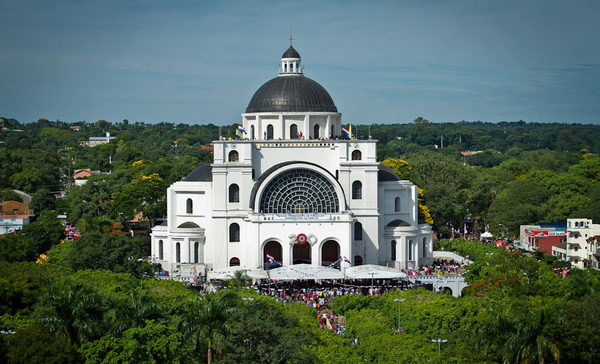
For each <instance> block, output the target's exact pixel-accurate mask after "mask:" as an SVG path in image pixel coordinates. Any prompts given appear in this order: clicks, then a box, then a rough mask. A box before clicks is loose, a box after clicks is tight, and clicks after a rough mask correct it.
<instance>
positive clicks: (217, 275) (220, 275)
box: [208, 267, 268, 280]
mask: <svg viewBox="0 0 600 364" xmlns="http://www.w3.org/2000/svg"><path fill="white" fill-rule="evenodd" d="M237 271H243V272H244V273H246V275H247V276H248V278H250V279H267V278H268V276H267V272H266V271H264V270H262V269H248V268H244V267H227V268H223V269H219V270H218V271H212V270H211V271H208V279H209V280H210V279H222V280H225V279H232V278H233V276H234V274H235V272H237Z"/></svg>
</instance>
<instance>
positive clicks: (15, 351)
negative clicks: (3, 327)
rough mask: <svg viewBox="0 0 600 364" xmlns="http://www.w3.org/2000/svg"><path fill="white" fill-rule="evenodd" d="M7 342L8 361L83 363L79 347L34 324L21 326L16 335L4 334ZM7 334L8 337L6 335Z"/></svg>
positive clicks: (4, 339) (62, 363)
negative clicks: (78, 350)
mask: <svg viewBox="0 0 600 364" xmlns="http://www.w3.org/2000/svg"><path fill="white" fill-rule="evenodd" d="M2 336H3V337H2V338H1V339H0V340H2V341H5V342H7V343H8V344H9V345H7V353H6V362H7V363H51V364H67V363H81V357H80V355H79V353H78V352H77V348H76V347H75V346H73V345H72V344H71V343H69V341H68V340H67V339H65V338H57V337H55V336H53V335H51V334H50V333H48V331H46V330H45V329H44V328H43V327H41V326H39V325H37V324H34V325H31V326H26V327H21V328H19V329H18V330H16V334H15V335H9V337H8V335H2ZM4 336H7V337H4Z"/></svg>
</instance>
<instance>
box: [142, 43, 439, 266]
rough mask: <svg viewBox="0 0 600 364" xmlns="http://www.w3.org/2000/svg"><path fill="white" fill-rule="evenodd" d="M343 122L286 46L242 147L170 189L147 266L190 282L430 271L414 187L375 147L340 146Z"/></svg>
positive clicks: (246, 119)
mask: <svg viewBox="0 0 600 364" xmlns="http://www.w3.org/2000/svg"><path fill="white" fill-rule="evenodd" d="M341 119H342V115H341V114H340V113H339V112H338V110H337V107H336V106H335V104H334V102H333V100H332V98H331V96H330V95H329V93H328V92H327V91H326V90H325V89H324V88H323V87H322V86H321V85H319V84H318V83H317V82H315V81H313V80H311V79H309V78H307V77H305V76H304V74H303V69H302V67H301V66H300V55H299V54H298V52H297V51H296V50H295V49H294V48H293V47H292V46H290V48H289V49H288V50H287V51H286V52H285V53H284V55H283V57H282V60H281V65H280V70H279V75H278V77H276V78H274V79H272V80H270V81H268V82H266V83H265V84H264V85H262V86H261V87H260V88H259V89H258V90H257V91H256V93H255V94H254V96H253V97H252V99H251V101H250V103H249V104H248V107H247V108H246V112H245V113H244V114H242V120H243V129H245V132H246V134H245V135H244V138H243V139H239V140H217V141H214V160H213V163H211V164H207V165H203V166H200V167H198V168H196V169H194V170H193V171H192V172H190V173H189V174H188V175H187V176H186V177H185V178H184V179H183V180H182V181H179V182H176V183H174V184H173V185H171V187H169V188H168V190H167V219H166V223H165V224H163V225H160V226H156V227H154V228H153V229H152V234H151V237H152V243H151V244H152V246H151V249H152V260H153V261H154V262H156V263H160V264H161V265H162V267H163V269H165V270H168V271H171V272H174V271H178V272H180V273H182V274H184V275H185V274H186V273H190V272H192V271H196V272H199V273H201V272H204V271H208V270H219V269H223V268H226V267H230V266H241V267H245V268H247V269H256V268H264V267H269V266H273V265H274V264H276V263H278V264H280V265H284V266H285V265H290V264H297V263H308V264H313V265H331V264H333V263H335V266H336V267H340V268H342V269H343V268H344V267H347V266H349V265H350V264H351V265H361V264H379V265H388V266H392V267H398V268H412V267H415V266H418V265H424V264H431V263H432V261H433V252H432V248H433V243H432V238H433V234H432V230H431V226H430V225H427V224H424V223H420V222H419V218H418V217H419V215H418V203H417V186H415V185H414V184H412V183H411V182H410V181H404V180H400V179H399V178H398V177H397V175H396V174H394V173H393V172H392V171H391V170H390V169H389V168H387V167H385V166H383V165H381V164H379V163H378V162H377V160H376V141H375V140H371V139H369V140H354V139H348V138H344V137H345V135H343V129H342V120H341ZM340 257H342V259H341V260H340ZM336 262H337V263H336ZM348 262H349V263H348Z"/></svg>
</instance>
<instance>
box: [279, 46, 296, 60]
mask: <svg viewBox="0 0 600 364" xmlns="http://www.w3.org/2000/svg"><path fill="white" fill-rule="evenodd" d="M281 58H300V54H299V53H298V51H296V50H295V49H294V47H292V46H290V47H289V48H288V49H287V51H285V53H284V54H283V56H281Z"/></svg>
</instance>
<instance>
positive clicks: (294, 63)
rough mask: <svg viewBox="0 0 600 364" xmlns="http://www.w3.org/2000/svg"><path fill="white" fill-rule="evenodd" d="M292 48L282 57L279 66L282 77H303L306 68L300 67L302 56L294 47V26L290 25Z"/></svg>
mask: <svg viewBox="0 0 600 364" xmlns="http://www.w3.org/2000/svg"><path fill="white" fill-rule="evenodd" d="M289 39H290V47H289V48H288V49H287V50H286V51H285V53H283V56H281V63H280V64H279V75H280V76H301V75H302V74H303V73H304V68H303V67H300V54H299V53H298V51H296V50H295V49H294V46H292V40H294V38H292V24H291V23H290V38H289Z"/></svg>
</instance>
